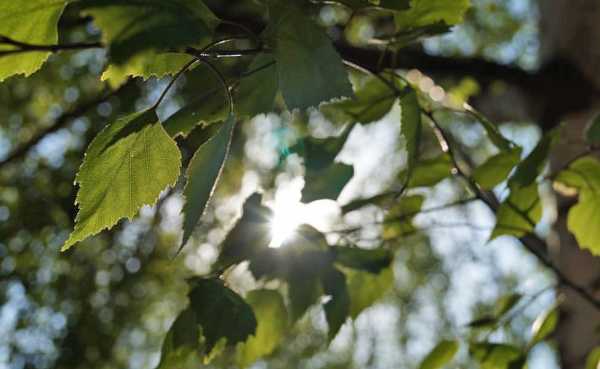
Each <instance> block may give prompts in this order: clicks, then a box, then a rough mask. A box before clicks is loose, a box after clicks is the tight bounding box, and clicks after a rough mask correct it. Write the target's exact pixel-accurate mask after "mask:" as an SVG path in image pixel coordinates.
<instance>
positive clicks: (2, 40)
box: [0, 35, 104, 57]
mask: <svg viewBox="0 0 600 369" xmlns="http://www.w3.org/2000/svg"><path fill="white" fill-rule="evenodd" d="M0 44H4V45H12V46H15V47H17V49H13V50H0V57H2V56H7V55H14V54H19V53H26V52H33V51H47V52H53V53H54V52H58V51H62V50H84V49H97V48H102V47H104V46H103V45H102V43H100V42H78V43H72V44H55V45H37V44H29V43H26V42H21V41H17V40H13V39H12V38H10V37H7V36H2V35H0Z"/></svg>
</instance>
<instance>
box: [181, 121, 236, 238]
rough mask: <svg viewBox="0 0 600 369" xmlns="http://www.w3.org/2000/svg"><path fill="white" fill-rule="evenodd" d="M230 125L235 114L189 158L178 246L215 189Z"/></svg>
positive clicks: (192, 228)
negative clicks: (180, 235) (181, 233)
mask: <svg viewBox="0 0 600 369" xmlns="http://www.w3.org/2000/svg"><path fill="white" fill-rule="evenodd" d="M234 127H235V117H234V116H233V114H232V115H230V116H229V118H227V122H225V124H224V125H223V127H221V129H220V130H219V132H218V133H217V134H216V135H215V136H214V137H213V138H211V139H210V140H208V141H207V142H205V143H204V144H203V145H202V146H200V148H199V149H198V151H196V153H195V154H194V156H193V157H192V159H191V160H190V163H189V165H188V168H187V170H186V178H187V183H186V185H185V188H184V189H183V195H184V196H185V199H186V201H185V205H184V206H183V239H182V241H181V246H183V245H185V243H186V242H187V241H188V240H189V238H190V236H191V235H192V231H193V230H194V228H195V227H196V224H198V221H199V220H200V218H201V217H202V214H203V213H204V209H206V205H207V204H208V201H209V200H210V198H211V196H212V194H213V192H214V191H215V188H216V186H217V182H218V180H219V176H220V175H221V172H222V171H223V167H224V166H225V161H226V160H227V155H228V154H229V147H230V146H231V140H232V137H233V129H234Z"/></svg>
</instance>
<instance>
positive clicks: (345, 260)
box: [331, 247, 393, 274]
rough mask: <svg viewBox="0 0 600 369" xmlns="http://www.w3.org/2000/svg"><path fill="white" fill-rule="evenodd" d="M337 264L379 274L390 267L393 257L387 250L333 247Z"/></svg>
mask: <svg viewBox="0 0 600 369" xmlns="http://www.w3.org/2000/svg"><path fill="white" fill-rule="evenodd" d="M331 250H332V252H333V254H334V255H335V256H334V258H335V261H336V263H339V264H341V265H343V266H345V267H348V268H352V269H360V270H364V271H366V272H369V273H375V274H377V273H379V272H381V270H382V269H384V268H387V267H389V265H390V263H391V262H392V259H393V255H392V253H391V252H390V251H389V250H385V249H381V248H378V249H371V250H369V249H361V248H358V247H331Z"/></svg>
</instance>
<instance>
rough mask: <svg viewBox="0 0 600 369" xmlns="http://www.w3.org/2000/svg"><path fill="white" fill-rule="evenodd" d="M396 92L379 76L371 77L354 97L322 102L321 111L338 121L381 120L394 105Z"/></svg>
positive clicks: (360, 121)
mask: <svg viewBox="0 0 600 369" xmlns="http://www.w3.org/2000/svg"><path fill="white" fill-rule="evenodd" d="M395 102H396V93H395V92H394V91H391V90H390V87H389V86H388V85H386V84H385V83H383V82H382V81H381V80H380V79H379V78H376V77H369V79H367V81H366V82H365V84H364V85H363V86H362V87H361V88H360V89H359V90H358V91H356V94H355V96H354V97H353V98H350V99H344V100H341V101H335V102H331V103H326V104H322V105H321V107H320V110H321V112H322V113H323V114H324V115H325V117H326V118H327V119H329V120H330V121H332V122H334V123H336V124H344V123H348V122H351V123H357V122H358V123H363V124H368V123H372V122H377V121H379V120H381V119H382V118H383V117H384V116H385V115H386V114H387V113H388V112H389V111H390V110H391V109H392V107H393V106H394V103H395Z"/></svg>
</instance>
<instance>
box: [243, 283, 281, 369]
mask: <svg viewBox="0 0 600 369" xmlns="http://www.w3.org/2000/svg"><path fill="white" fill-rule="evenodd" d="M246 302H247V303H248V304H249V305H250V306H251V307H252V310H253V311H254V314H255V316H256V321H257V326H256V334H254V335H252V336H250V337H249V338H248V340H247V341H246V342H245V343H242V344H239V345H238V347H237V352H236V362H237V364H238V365H239V366H240V367H241V368H245V367H247V366H249V365H250V364H252V363H254V362H255V361H256V360H258V359H260V358H262V357H265V356H268V355H270V354H271V353H273V351H274V350H275V349H276V348H277V346H279V344H280V342H281V340H282V339H283V338H284V336H285V334H286V333H287V331H288V328H289V327H288V324H289V323H288V313H287V310H286V308H285V304H284V302H283V298H282V297H281V295H280V294H279V292H277V291H274V290H254V291H250V292H249V293H248V295H247V296H246Z"/></svg>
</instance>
